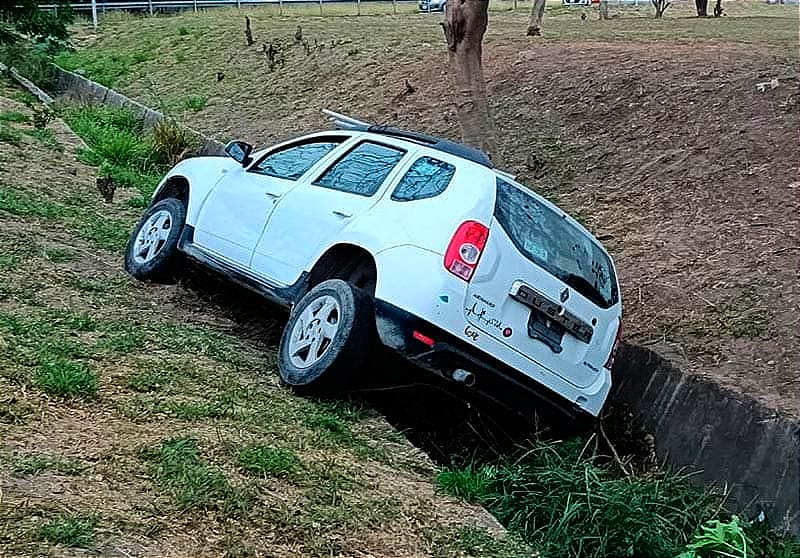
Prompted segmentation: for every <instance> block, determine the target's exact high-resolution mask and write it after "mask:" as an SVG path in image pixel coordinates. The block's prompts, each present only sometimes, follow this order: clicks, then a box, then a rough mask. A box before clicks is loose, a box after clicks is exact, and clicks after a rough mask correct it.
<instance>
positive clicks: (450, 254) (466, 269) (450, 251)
mask: <svg viewBox="0 0 800 558" xmlns="http://www.w3.org/2000/svg"><path fill="white" fill-rule="evenodd" d="M488 238H489V229H488V228H487V227H486V226H485V225H483V224H481V223H478V222H477V221H465V222H464V223H461V225H460V226H459V227H458V229H457V230H456V232H455V234H454V235H453V238H452V239H450V244H449V245H448V246H447V252H445V254H444V268H445V269H446V270H447V271H449V272H450V273H452V274H453V275H455V276H457V277H460V278H461V279H463V280H464V281H467V282H469V280H470V279H472V274H473V273H475V268H476V267H477V266H478V261H479V260H480V259H481V254H483V249H484V247H485V246H486V240H487V239H488Z"/></svg>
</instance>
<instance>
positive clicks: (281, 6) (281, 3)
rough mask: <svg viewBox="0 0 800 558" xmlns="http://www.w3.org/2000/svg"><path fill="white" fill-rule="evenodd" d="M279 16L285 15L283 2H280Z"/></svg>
mask: <svg viewBox="0 0 800 558" xmlns="http://www.w3.org/2000/svg"><path fill="white" fill-rule="evenodd" d="M278 15H279V16H282V15H283V0H278Z"/></svg>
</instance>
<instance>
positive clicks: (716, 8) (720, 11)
mask: <svg viewBox="0 0 800 558" xmlns="http://www.w3.org/2000/svg"><path fill="white" fill-rule="evenodd" d="M723 13H724V10H723V9H722V0H717V5H716V6H714V17H720V16H721V15H722V14H723Z"/></svg>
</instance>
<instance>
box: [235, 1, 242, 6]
mask: <svg viewBox="0 0 800 558" xmlns="http://www.w3.org/2000/svg"><path fill="white" fill-rule="evenodd" d="M236 7H237V8H241V7H242V2H241V0H236Z"/></svg>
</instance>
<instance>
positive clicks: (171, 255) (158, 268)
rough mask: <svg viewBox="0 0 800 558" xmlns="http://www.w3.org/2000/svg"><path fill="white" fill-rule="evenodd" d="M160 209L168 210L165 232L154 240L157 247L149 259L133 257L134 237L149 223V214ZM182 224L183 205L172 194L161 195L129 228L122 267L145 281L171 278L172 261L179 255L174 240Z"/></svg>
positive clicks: (153, 213) (184, 213)
mask: <svg viewBox="0 0 800 558" xmlns="http://www.w3.org/2000/svg"><path fill="white" fill-rule="evenodd" d="M160 211H166V212H167V213H169V220H170V222H169V233H168V235H167V237H166V238H165V239H162V240H158V241H155V242H156V248H157V251H156V253H155V255H154V256H153V257H152V259H150V260H147V261H141V260H137V257H136V256H137V254H135V251H136V250H137V246H136V237H137V236H138V235H139V231H141V230H142V229H143V228H144V227H146V226H149V225H150V224H151V223H150V220H151V218H152V217H153V216H154V215H156V214H157V213H158V212H160ZM185 224H186V206H185V205H184V204H183V202H181V201H180V200H176V199H175V198H167V199H163V200H161V201H160V202H158V203H155V204H153V205H152V206H150V207H149V208H148V210H147V211H146V212H145V214H144V215H143V216H142V218H141V219H140V220H139V223H138V224H137V225H136V227H135V228H134V229H133V232H132V233H131V238H130V239H129V240H128V247H127V248H126V249H125V270H126V271H127V272H128V273H130V274H131V275H133V276H134V277H136V278H137V279H141V280H146V281H165V280H169V279H172V278H173V276H174V272H175V267H176V266H175V264H176V263H177V261H178V260H179V259H180V258H179V254H178V240H179V239H180V236H181V232H182V231H183V226H184V225H185Z"/></svg>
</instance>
